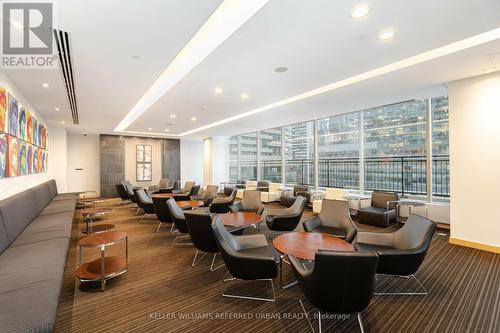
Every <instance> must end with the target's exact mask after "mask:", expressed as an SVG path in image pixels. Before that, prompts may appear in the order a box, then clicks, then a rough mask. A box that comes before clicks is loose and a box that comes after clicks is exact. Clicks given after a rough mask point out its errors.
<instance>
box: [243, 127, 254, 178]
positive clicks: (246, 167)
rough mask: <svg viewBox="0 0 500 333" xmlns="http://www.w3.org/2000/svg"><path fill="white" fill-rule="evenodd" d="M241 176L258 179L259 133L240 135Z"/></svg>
mask: <svg viewBox="0 0 500 333" xmlns="http://www.w3.org/2000/svg"><path fill="white" fill-rule="evenodd" d="M239 140H240V145H239V149H240V178H241V179H243V180H257V133H247V134H243V135H240V136H239Z"/></svg>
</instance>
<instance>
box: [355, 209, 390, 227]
mask: <svg viewBox="0 0 500 333" xmlns="http://www.w3.org/2000/svg"><path fill="white" fill-rule="evenodd" d="M395 221H396V211H395V210H394V209H393V210H390V211H387V208H381V207H366V208H361V209H359V210H358V222H359V223H363V224H369V225H374V226H378V227H383V228H386V227H388V226H389V225H390V224H391V223H393V222H395Z"/></svg>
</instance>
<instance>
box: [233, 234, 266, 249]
mask: <svg viewBox="0 0 500 333" xmlns="http://www.w3.org/2000/svg"><path fill="white" fill-rule="evenodd" d="M236 241H237V242H238V244H239V247H240V250H247V249H253V248H256V247H264V246H268V245H269V243H268V242H267V238H266V236H265V235H263V234H255V235H245V236H236Z"/></svg>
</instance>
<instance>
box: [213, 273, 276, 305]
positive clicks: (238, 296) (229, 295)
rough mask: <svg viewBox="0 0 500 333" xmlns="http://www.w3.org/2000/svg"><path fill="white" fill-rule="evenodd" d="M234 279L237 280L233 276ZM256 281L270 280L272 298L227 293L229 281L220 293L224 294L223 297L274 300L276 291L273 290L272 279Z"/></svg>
mask: <svg viewBox="0 0 500 333" xmlns="http://www.w3.org/2000/svg"><path fill="white" fill-rule="evenodd" d="M234 280H239V279H236V278H234ZM257 281H270V282H271V288H272V290H273V298H262V297H252V296H243V295H236V294H228V293H227V289H228V288H229V285H230V284H231V283H228V286H227V287H226V289H225V290H224V292H223V293H222V296H224V297H231V298H240V299H251V300H255V301H265V302H274V301H276V292H275V290H274V283H273V279H258V280H257Z"/></svg>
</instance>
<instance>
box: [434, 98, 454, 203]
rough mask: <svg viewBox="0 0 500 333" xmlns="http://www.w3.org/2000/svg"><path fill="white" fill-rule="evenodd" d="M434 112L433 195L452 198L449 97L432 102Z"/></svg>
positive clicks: (435, 99)
mask: <svg viewBox="0 0 500 333" xmlns="http://www.w3.org/2000/svg"><path fill="white" fill-rule="evenodd" d="M431 110H432V115H431V118H432V195H433V196H435V197H449V196H450V158H449V132H448V97H447V96H443V97H436V98H433V99H432V100H431Z"/></svg>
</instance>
